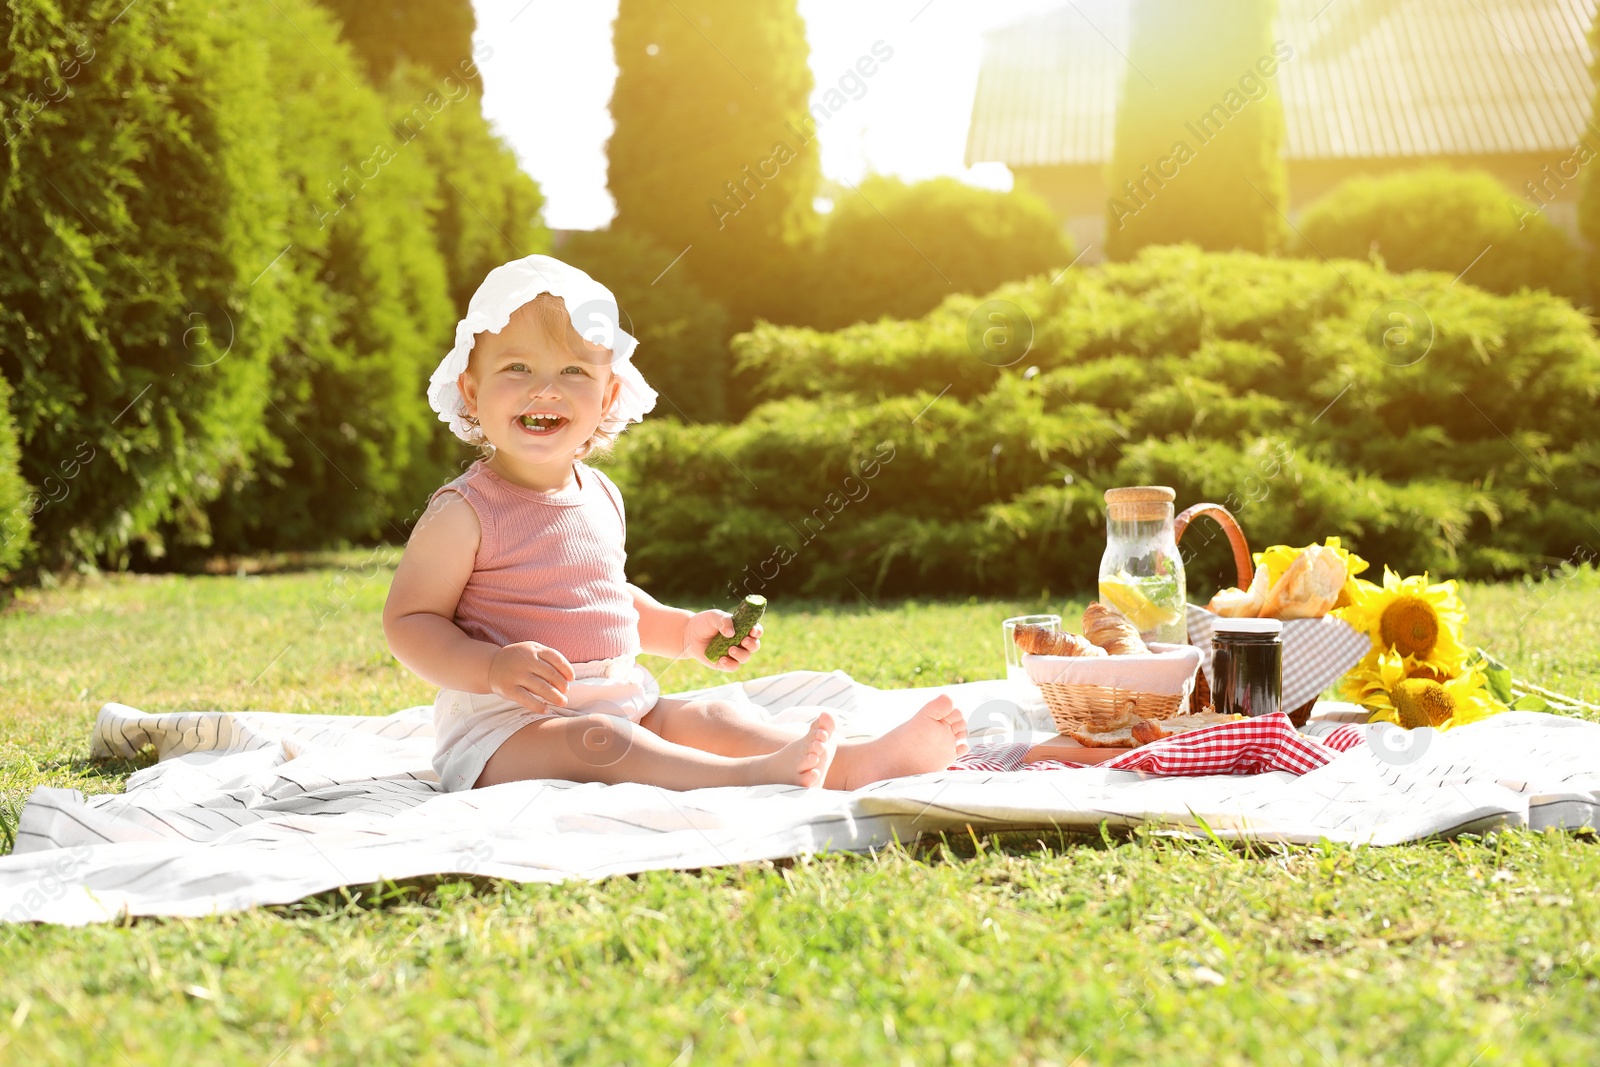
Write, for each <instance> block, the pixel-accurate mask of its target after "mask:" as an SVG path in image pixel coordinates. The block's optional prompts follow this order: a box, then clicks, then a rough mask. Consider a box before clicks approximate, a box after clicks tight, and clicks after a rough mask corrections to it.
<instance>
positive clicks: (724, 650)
mask: <svg viewBox="0 0 1600 1067" xmlns="http://www.w3.org/2000/svg"><path fill="white" fill-rule="evenodd" d="M766 610H767V598H766V597H764V596H747V597H745V598H744V600H742V601H740V603H739V606H738V607H737V608H734V609H733V636H732V637H724V636H722V635H721V634H718V635H717V636H715V637H713V638H712V639H711V643H710V644H708V645H706V659H708V660H710V661H711V662H712V663H715V662H717V660H719V659H721V658H722V657H723V656H726V655H727V654H728V649H730V648H732V647H733V646H734V645H737V644H738V643H739V642H740V641H743V640H744V639H745V638H746V637H748V636H749V635H750V630H751V628H752V627H754V626H755V624H756V623H758V622H760V621H761V616H762V614H763V613H764V612H765V611H766Z"/></svg>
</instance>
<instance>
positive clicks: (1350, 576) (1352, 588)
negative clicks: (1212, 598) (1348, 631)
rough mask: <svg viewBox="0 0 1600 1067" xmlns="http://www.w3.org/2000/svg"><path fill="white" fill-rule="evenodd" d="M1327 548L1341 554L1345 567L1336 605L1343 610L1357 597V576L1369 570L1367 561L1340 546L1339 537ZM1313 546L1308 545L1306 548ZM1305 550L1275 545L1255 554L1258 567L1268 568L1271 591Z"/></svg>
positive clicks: (1268, 584)
mask: <svg viewBox="0 0 1600 1067" xmlns="http://www.w3.org/2000/svg"><path fill="white" fill-rule="evenodd" d="M1325 545H1326V547H1328V548H1331V549H1333V550H1334V551H1335V552H1337V553H1338V554H1339V559H1340V560H1342V561H1343V562H1344V565H1345V579H1344V588H1343V589H1341V590H1340V591H1339V599H1338V600H1337V601H1336V602H1335V603H1334V605H1333V606H1334V607H1335V608H1342V607H1345V606H1347V605H1348V604H1350V603H1352V602H1353V601H1354V600H1355V596H1356V589H1357V586H1356V577H1355V576H1356V575H1358V574H1360V573H1361V572H1362V571H1364V570H1366V569H1367V561H1366V560H1364V559H1362V558H1361V557H1360V556H1358V555H1356V554H1355V553H1354V552H1351V551H1350V550H1349V549H1347V548H1344V547H1342V546H1341V545H1340V543H1339V539H1338V538H1337V537H1330V538H1328V540H1327V541H1326V542H1325ZM1309 547H1311V546H1309V545H1307V546H1306V548H1309ZM1304 551H1305V548H1290V547H1289V546H1288V545H1273V546H1272V547H1271V548H1269V549H1265V550H1264V551H1261V552H1257V553H1256V554H1255V557H1254V558H1255V561H1256V565H1257V566H1260V565H1261V564H1263V563H1264V564H1266V566H1267V588H1268V589H1271V588H1272V587H1273V586H1275V585H1277V584H1278V579H1279V578H1282V577H1283V572H1284V571H1286V570H1288V569H1289V564H1291V563H1293V562H1294V561H1295V560H1296V559H1299V558H1300V553H1302V552H1304Z"/></svg>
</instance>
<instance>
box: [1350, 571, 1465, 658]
mask: <svg viewBox="0 0 1600 1067" xmlns="http://www.w3.org/2000/svg"><path fill="white" fill-rule="evenodd" d="M1333 614H1335V615H1337V616H1338V617H1339V618H1341V619H1343V620H1344V621H1345V622H1347V623H1349V624H1350V625H1351V626H1353V627H1355V628H1356V629H1357V630H1360V631H1362V632H1363V633H1365V634H1367V635H1368V636H1369V637H1371V638H1372V651H1371V652H1369V653H1368V654H1367V657H1366V659H1364V660H1362V662H1361V668H1360V669H1363V670H1366V671H1368V672H1369V673H1370V672H1371V671H1372V670H1374V669H1375V668H1376V665H1377V660H1378V657H1379V656H1381V655H1383V654H1384V653H1388V652H1394V653H1397V654H1398V655H1399V656H1400V657H1401V658H1402V659H1406V660H1414V661H1416V662H1417V663H1420V664H1425V665H1427V666H1428V667H1431V668H1433V669H1434V671H1435V673H1436V674H1438V675H1440V676H1447V677H1455V676H1456V675H1458V674H1460V673H1461V671H1462V669H1463V668H1464V667H1465V666H1466V662H1467V650H1466V648H1465V646H1463V645H1462V644H1461V632H1462V630H1463V629H1464V628H1465V627H1466V624H1467V609H1466V607H1465V606H1464V605H1463V604H1462V603H1461V598H1460V597H1459V596H1457V595H1456V583H1455V581H1454V579H1452V580H1450V581H1447V582H1439V583H1438V584H1436V585H1430V584H1428V576H1427V575H1426V574H1423V575H1421V576H1420V577H1411V578H1401V577H1400V576H1399V575H1398V574H1396V573H1394V572H1393V571H1391V570H1390V569H1389V568H1388V567H1385V568H1384V569H1383V584H1382V585H1374V584H1373V583H1371V582H1369V581H1367V580H1366V579H1364V578H1360V579H1356V592H1355V596H1354V597H1353V599H1352V602H1351V604H1350V605H1349V606H1348V607H1345V608H1335V609H1334V611H1333Z"/></svg>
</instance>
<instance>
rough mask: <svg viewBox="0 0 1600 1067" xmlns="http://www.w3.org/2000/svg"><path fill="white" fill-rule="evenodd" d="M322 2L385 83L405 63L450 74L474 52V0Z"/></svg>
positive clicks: (374, 74) (372, 72)
mask: <svg viewBox="0 0 1600 1067" xmlns="http://www.w3.org/2000/svg"><path fill="white" fill-rule="evenodd" d="M317 2H318V3H319V4H320V5H321V6H322V7H324V8H327V9H328V10H329V11H330V12H332V13H333V14H334V16H335V17H336V18H337V19H338V21H339V24H340V26H341V28H342V29H341V35H342V36H343V37H344V39H345V40H346V41H347V42H349V44H350V46H351V48H352V49H354V50H355V53H356V55H357V56H359V57H360V59H361V62H362V64H363V65H364V66H365V67H366V69H367V72H368V73H369V74H370V75H371V77H372V78H373V80H375V81H377V82H380V83H382V82H386V81H387V80H388V78H389V75H390V73H391V72H392V71H394V69H395V68H396V67H397V66H399V65H400V64H401V63H402V62H404V61H410V62H411V63H413V64H416V65H418V66H421V67H423V68H424V69H426V70H429V71H431V72H432V73H434V74H436V75H439V76H441V77H442V76H445V75H448V74H450V73H452V72H453V71H454V70H455V68H456V66H457V64H459V63H460V62H461V61H462V60H463V59H466V58H467V57H468V56H469V55H470V54H471V52H472V31H473V28H474V26H475V25H476V20H475V19H474V17H473V13H472V2H471V0H382V2H379V3H373V2H372V0H317ZM474 77H476V75H475V74H474Z"/></svg>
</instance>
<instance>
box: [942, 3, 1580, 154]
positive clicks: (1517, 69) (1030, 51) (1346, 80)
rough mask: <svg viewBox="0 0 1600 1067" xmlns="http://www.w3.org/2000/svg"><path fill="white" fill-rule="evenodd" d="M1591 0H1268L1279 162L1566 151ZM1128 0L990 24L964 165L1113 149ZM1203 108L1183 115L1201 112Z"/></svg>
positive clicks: (1575, 121) (1576, 118) (1576, 127)
mask: <svg viewBox="0 0 1600 1067" xmlns="http://www.w3.org/2000/svg"><path fill="white" fill-rule="evenodd" d="M1596 2H1597V0H1280V14H1279V17H1278V25H1277V27H1276V30H1275V37H1277V38H1281V39H1283V40H1285V41H1287V42H1288V43H1289V44H1290V45H1292V46H1293V47H1294V51H1295V55H1294V58H1293V59H1291V60H1289V61H1287V62H1285V63H1284V64H1283V65H1282V66H1281V67H1280V68H1279V72H1278V81H1279V88H1280V90H1281V95H1282V100H1283V111H1284V122H1285V127H1286V133H1287V145H1286V151H1285V153H1284V154H1285V156H1286V158H1288V159H1291V160H1314V159H1370V158H1401V157H1408V156H1415V157H1433V156H1457V155H1460V156H1476V155H1490V154H1500V153H1528V152H1533V153H1539V152H1554V151H1560V150H1564V149H1571V148H1572V147H1573V145H1574V144H1576V142H1577V139H1578V136H1579V134H1580V133H1581V132H1582V130H1583V128H1584V124H1585V123H1586V122H1588V121H1589V117H1590V111H1591V107H1592V104H1593V98H1594V83H1593V81H1592V80H1591V78H1590V74H1589V63H1590V49H1589V45H1588V41H1587V39H1586V34H1587V33H1588V30H1589V27H1590V25H1591V24H1592V23H1593V20H1594V15H1595V5H1596ZM1131 6H1132V4H1131V0H1067V2H1066V6H1065V7H1063V8H1061V9H1059V10H1056V11H1051V12H1048V13H1046V14H1042V15H1038V16H1034V17H1032V18H1029V19H1027V20H1025V21H1023V22H1019V23H1016V24H1014V25H1011V26H1006V27H1003V28H1001V29H998V30H993V31H991V32H990V33H989V34H988V35H987V36H986V40H985V45H984V56H983V65H982V67H981V69H980V72H979V75H978V91H977V95H976V97H975V98H974V100H973V105H972V123H971V126H970V127H969V129H968V132H967V152H966V158H967V163H968V165H971V164H973V163H976V162H983V161H991V160H994V161H999V162H1002V163H1007V164H1010V165H1012V166H1054V165H1067V164H1100V163H1104V162H1106V161H1107V160H1108V159H1110V158H1111V146H1112V141H1113V133H1114V126H1115V123H1116V110H1117V101H1118V98H1119V97H1120V96H1121V94H1122V81H1123V78H1124V75H1125V74H1126V72H1127V71H1128V69H1129V68H1128V59H1127V52H1128V30H1129V9H1130V7H1131ZM1203 107H1204V105H1201V106H1200V107H1199V108H1197V110H1203Z"/></svg>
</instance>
